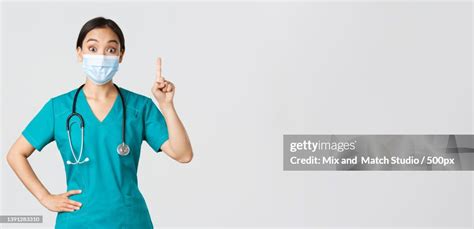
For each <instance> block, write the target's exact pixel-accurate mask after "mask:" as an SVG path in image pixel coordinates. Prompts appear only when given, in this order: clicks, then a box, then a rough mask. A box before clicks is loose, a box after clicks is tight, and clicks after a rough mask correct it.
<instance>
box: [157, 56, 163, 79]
mask: <svg viewBox="0 0 474 229" xmlns="http://www.w3.org/2000/svg"><path fill="white" fill-rule="evenodd" d="M156 82H163V77H162V75H161V57H158V58H157V59H156Z"/></svg>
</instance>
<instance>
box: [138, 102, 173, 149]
mask: <svg viewBox="0 0 474 229" xmlns="http://www.w3.org/2000/svg"><path fill="white" fill-rule="evenodd" d="M144 125H145V126H144V128H143V129H144V135H143V136H144V140H145V141H146V142H147V143H148V145H150V147H151V148H152V149H153V150H154V151H155V152H157V153H158V152H161V151H162V150H161V145H163V143H164V142H165V141H166V140H168V139H169V136H168V126H167V125H166V120H165V117H164V116H163V114H162V113H161V112H160V110H158V107H156V105H155V103H153V101H152V100H151V99H150V98H147V99H146V103H145V110H144Z"/></svg>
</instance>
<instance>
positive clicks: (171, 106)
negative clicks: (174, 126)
mask: <svg viewBox="0 0 474 229" xmlns="http://www.w3.org/2000/svg"><path fill="white" fill-rule="evenodd" d="M158 106H159V107H160V110H161V111H170V110H173V109H174V104H173V102H163V103H158Z"/></svg>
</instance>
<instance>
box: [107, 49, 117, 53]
mask: <svg viewBox="0 0 474 229" xmlns="http://www.w3.org/2000/svg"><path fill="white" fill-rule="evenodd" d="M107 52H109V53H115V48H109V49H107Z"/></svg>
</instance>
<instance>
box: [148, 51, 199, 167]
mask: <svg viewBox="0 0 474 229" xmlns="http://www.w3.org/2000/svg"><path fill="white" fill-rule="evenodd" d="M156 65H157V72H156V81H155V82H154V84H153V87H152V89H151V92H152V94H153V96H154V97H155V99H156V100H157V102H158V106H159V107H160V110H161V112H162V114H163V116H164V117H165V120H166V125H167V127H168V134H169V139H168V140H167V141H165V142H164V143H163V145H162V146H161V149H162V151H164V152H165V153H166V154H168V155H169V156H170V157H172V158H173V159H175V160H177V161H179V162H181V163H188V162H190V161H191V159H192V158H193V150H192V147H191V142H190V140H189V137H188V134H187V133H186V129H185V128H184V126H183V123H181V120H180V119H179V117H178V114H177V112H176V109H175V107H174V103H173V96H174V92H175V86H174V84H173V83H172V82H170V81H168V80H165V78H164V77H163V76H162V75H161V58H158V60H157V64H156Z"/></svg>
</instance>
